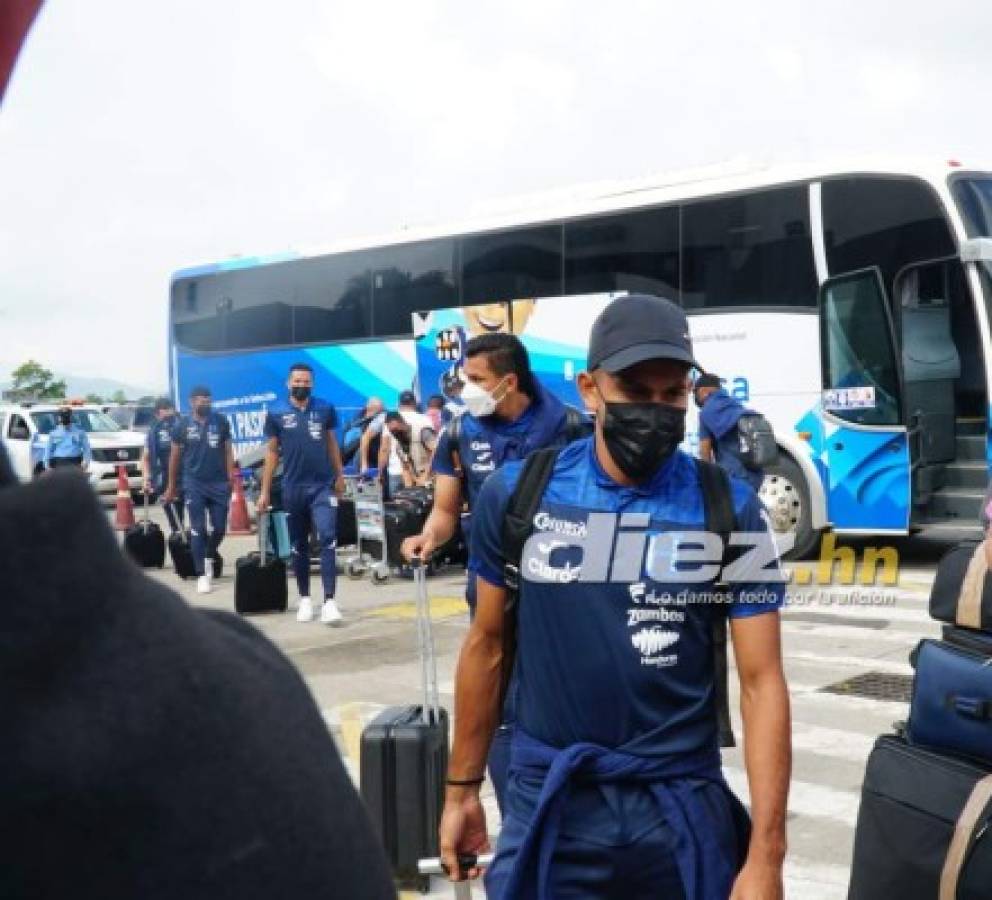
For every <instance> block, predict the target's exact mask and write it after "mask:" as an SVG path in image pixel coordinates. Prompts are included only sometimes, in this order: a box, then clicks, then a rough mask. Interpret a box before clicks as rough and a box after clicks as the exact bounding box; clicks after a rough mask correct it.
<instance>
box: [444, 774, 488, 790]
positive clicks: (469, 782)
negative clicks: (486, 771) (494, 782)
mask: <svg viewBox="0 0 992 900" xmlns="http://www.w3.org/2000/svg"><path fill="white" fill-rule="evenodd" d="M485 780H486V776H485V775H480V776H479V777H478V778H446V779H445V784H450V785H451V786H452V787H473V786H474V785H477V784H482V782H484V781H485Z"/></svg>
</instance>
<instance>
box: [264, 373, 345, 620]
mask: <svg viewBox="0 0 992 900" xmlns="http://www.w3.org/2000/svg"><path fill="white" fill-rule="evenodd" d="M286 386H287V387H288V388H289V399H288V400H287V401H283V402H281V403H277V404H275V405H274V406H272V407H271V408H270V409H269V411H268V415H266V417H265V436H266V438H268V447H267V450H268V452H267V453H266V455H265V469H264V470H263V472H262V492H261V495H260V496H259V498H258V509H259V512H264V511H265V510H267V509H268V508H269V505H270V497H271V492H272V476H273V475H274V474H275V470H276V466H277V465H278V463H279V455H280V453H281V454H282V497H283V505H284V506H285V508H286V512H287V513H289V537H290V541H291V542H292V544H293V572H294V573H295V575H296V585H297V587H298V588H299V591H300V605H299V609H298V610H297V612H296V619H297V621H298V622H310V621H312V620H313V618H314V609H313V602H312V601H311V600H310V528H311V523H312V524H313V527H315V528H316V531H317V540H318V541H319V542H320V579H321V582H322V587H323V589H324V602H323V604H322V606H321V609H320V621H321V622H323V623H324V624H325V625H339V624H340V623H341V611H340V610H339V609H338V605H337V603H336V602H335V601H334V591H335V588H336V586H337V568H336V562H335V555H336V549H337V513H338V495H340V494H343V493H344V476H343V474H342V472H343V467H342V465H341V449H340V448H339V447H338V441H337V438H336V437H335V434H334V429H335V428H337V425H338V416H337V412H336V411H335V409H334V407H333V406H332V405H331V404H330V403H328V402H327V401H325V400H320V399H319V398H317V397H314V396H313V369H312V368H311V367H310V366H309V365H308V364H307V363H294V364H293V365H292V366H291V367H290V370H289V380H288V381H287V383H286ZM332 485H333V488H334V489H333V491H332Z"/></svg>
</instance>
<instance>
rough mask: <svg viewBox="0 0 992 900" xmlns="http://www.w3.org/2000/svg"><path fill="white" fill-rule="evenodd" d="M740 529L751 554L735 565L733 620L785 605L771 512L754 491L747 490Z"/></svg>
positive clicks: (739, 519)
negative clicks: (745, 535) (771, 523)
mask: <svg viewBox="0 0 992 900" xmlns="http://www.w3.org/2000/svg"><path fill="white" fill-rule="evenodd" d="M737 527H738V530H739V531H741V532H743V533H745V534H747V535H748V536H749V537H748V539H747V547H748V552H747V553H746V554H745V555H744V556H743V557H742V558H741V559H740V560H739V561H738V563H737V564H735V568H737V569H738V571H737V572H736V573H735V577H734V578H733V579H732V584H731V590H732V591H733V593H734V597H733V600H732V601H731V605H730V613H729V614H730V617H731V618H732V619H744V618H747V617H749V616H757V615H761V614H762V613H766V612H775V611H776V610H778V609H781V608H782V607H783V606H784V605H785V577H784V574H783V572H782V567H781V565H780V564H779V558H778V550H777V548H776V546H775V538H774V536H773V535H772V531H771V528H770V527H769V520H768V513H767V512H766V511H765V508H764V507H763V506H762V505H761V501H760V500H759V499H758V497H757V495H756V494H755V493H754V491H753V490H752V489H750V488H748V496H747V500H746V501H745V504H744V507H743V509H741V510H740V511H739V512H738V514H737Z"/></svg>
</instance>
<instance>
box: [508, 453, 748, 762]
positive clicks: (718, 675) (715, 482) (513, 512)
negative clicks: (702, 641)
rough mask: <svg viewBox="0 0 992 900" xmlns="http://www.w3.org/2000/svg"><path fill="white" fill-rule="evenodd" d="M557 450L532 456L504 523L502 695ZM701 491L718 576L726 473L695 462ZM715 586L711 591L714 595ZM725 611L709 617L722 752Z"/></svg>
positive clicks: (726, 521) (731, 521) (726, 715)
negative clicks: (715, 545)
mask: <svg viewBox="0 0 992 900" xmlns="http://www.w3.org/2000/svg"><path fill="white" fill-rule="evenodd" d="M560 449H561V448H560V447H543V448H541V449H540V450H535V451H534V452H533V453H531V454H530V455H529V456H528V457H527V460H526V462H525V463H524V467H523V470H522V471H521V473H520V479H519V480H518V481H517V485H516V487H515V488H514V490H513V494H512V495H511V497H510V501H509V503H508V505H507V508H506V515H505V517H504V519H503V533H502V544H503V559H504V564H503V582H504V584H505V585H506V591H507V594H506V609H505V613H504V619H503V663H502V672H501V676H502V693H501V695H500V696H501V697H505V696H506V689H507V686H508V685H509V682H510V675H511V673H512V670H513V662H514V659H515V657H516V650H517V600H518V597H519V594H520V562H521V557H522V556H523V551H524V544H526V543H527V539H528V538H529V537H530V535H531V533H532V532H533V530H534V516H535V515H536V514H537V510H538V507H539V506H540V505H541V500H542V498H543V497H544V491H545V490H546V489H547V486H548V482H549V481H550V480H551V475H552V473H553V471H554V467H555V461H556V460H557V459H558V453H559V451H560ZM695 463H696V471H697V472H698V473H699V481H700V486H701V487H702V490H703V509H704V517H705V521H706V525H705V527H706V530H707V531H709V532H711V533H713V534H718V535H719V536H720V540H721V541H722V543H723V559H722V561H721V565H720V569H721V572H722V570H723V569H724V568H725V567H726V565H727V564H728V563H729V562H730V561H731V559H732V558H733V555H732V553H731V551H730V533H731V532H732V531H734V530H736V528H737V517H736V515H735V513H734V501H733V495H732V493H731V488H730V479H729V478H728V477H727V473H726V472H725V471H724V470H723V469H722V468H721V467H720V466H718V465H716V464H715V463H711V462H706V461H705V460H701V459H697V460H695ZM720 587H721V584H720V583H717V584H715V585H714V589H716V590H719V589H720ZM726 611H727V607H726V604H720V605H719V606H718V607H717V614H716V615H715V616H714V617H713V631H712V640H713V657H714V669H713V678H714V681H715V684H716V715H717V726H718V729H719V734H720V746H721V747H734V746H736V741H735V739H734V732H733V728H732V727H731V720H730V685H729V674H728V664H727V615H726Z"/></svg>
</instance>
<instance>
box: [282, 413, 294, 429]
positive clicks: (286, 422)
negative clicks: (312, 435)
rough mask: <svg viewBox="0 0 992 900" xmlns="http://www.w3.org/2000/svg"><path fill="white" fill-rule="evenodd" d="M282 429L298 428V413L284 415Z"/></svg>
mask: <svg viewBox="0 0 992 900" xmlns="http://www.w3.org/2000/svg"><path fill="white" fill-rule="evenodd" d="M282 427H283V428H295V427H296V413H283V417H282Z"/></svg>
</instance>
